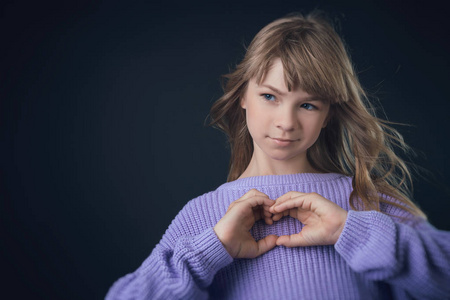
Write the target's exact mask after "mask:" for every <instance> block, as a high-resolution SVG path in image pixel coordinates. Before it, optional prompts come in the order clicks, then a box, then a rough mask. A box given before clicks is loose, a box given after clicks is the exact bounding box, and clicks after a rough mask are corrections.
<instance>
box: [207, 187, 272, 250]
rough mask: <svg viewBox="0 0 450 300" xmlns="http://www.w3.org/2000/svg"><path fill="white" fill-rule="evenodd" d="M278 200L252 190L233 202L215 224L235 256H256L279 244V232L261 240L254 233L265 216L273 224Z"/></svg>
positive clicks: (224, 243) (216, 230)
mask: <svg viewBox="0 0 450 300" xmlns="http://www.w3.org/2000/svg"><path fill="white" fill-rule="evenodd" d="M274 203H275V201H274V200H271V199H269V197H268V196H267V195H266V194H264V193H261V192H260V191H258V190H255V189H252V190H250V191H248V192H247V193H246V194H245V195H244V196H242V197H241V198H239V199H238V200H236V201H234V202H233V203H231V204H230V206H229V207H228V210H227V212H226V214H225V215H224V216H223V218H222V219H220V221H219V222H217V224H216V226H214V231H215V232H216V235H217V237H218V238H219V240H220V241H221V242H222V244H223V245H224V247H225V249H227V251H228V253H229V254H230V255H231V256H232V257H234V258H254V257H257V256H259V255H261V254H263V253H265V252H267V251H269V250H271V249H272V248H274V247H275V246H276V241H277V238H278V237H277V236H276V235H269V236H266V237H265V238H263V239H261V240H259V241H258V242H257V241H255V239H254V238H253V236H252V235H251V234H250V229H251V228H252V227H253V225H254V224H255V222H256V221H258V220H261V219H264V220H265V221H266V223H267V224H269V225H270V224H272V223H273V221H272V213H271V212H270V211H269V208H270V206H272V205H273V204H274Z"/></svg>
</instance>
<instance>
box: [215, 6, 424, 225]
mask: <svg viewBox="0 0 450 300" xmlns="http://www.w3.org/2000/svg"><path fill="white" fill-rule="evenodd" d="M275 58H280V59H281V62H282V64H283V68H284V77H285V78H284V79H285V82H286V84H287V87H288V89H289V90H291V89H294V88H296V87H301V88H302V89H303V90H304V91H306V92H307V93H309V94H313V95H316V96H319V97H321V98H322V99H325V100H326V101H328V102H329V103H330V114H329V120H328V124H327V126H326V127H325V128H324V129H323V130H322V132H321V134H320V136H319V138H318V140H317V141H316V143H315V144H314V145H313V146H312V147H311V148H309V149H308V152H307V157H308V160H309V162H310V164H311V165H312V166H313V167H314V168H315V169H316V170H318V171H319V172H325V173H328V172H335V173H340V174H344V175H347V176H351V177H352V178H353V191H352V193H351V195H350V204H351V207H352V208H353V209H356V208H357V207H358V208H359V209H363V210H378V211H379V210H380V203H389V204H391V205H394V206H397V207H401V208H403V209H405V210H406V211H409V212H411V213H413V214H414V215H419V216H422V217H425V215H424V214H423V212H422V211H421V210H420V209H419V208H418V207H417V206H416V205H415V204H414V203H413V202H412V201H411V189H412V180H411V173H410V171H409V170H408V167H407V166H406V164H405V162H404V161H403V160H402V159H401V158H400V157H398V156H397V155H396V154H395V152H394V148H395V147H397V148H400V149H401V150H405V151H406V150H408V146H407V145H406V144H405V142H404V141H403V138H402V136H401V135H400V134H399V133H398V132H397V131H396V130H395V129H394V128H392V127H390V126H389V125H390V124H392V123H390V122H388V121H385V120H382V119H379V118H377V117H376V116H375V110H374V109H373V107H372V105H371V104H370V102H369V101H368V98H367V95H366V93H365V92H364V90H363V88H362V87H361V84H360V83H359V80H358V78H357V75H356V73H355V70H354V68H353V65H352V63H351V61H350V58H349V55H348V53H347V51H346V48H345V46H344V43H343V41H342V40H341V38H340V37H339V35H338V34H337V33H336V31H335V30H334V28H333V27H332V26H331V24H330V22H328V21H327V20H326V19H325V18H324V16H323V14H321V13H320V12H317V11H316V12H313V13H311V14H309V15H307V16H303V15H301V14H295V15H288V16H286V17H283V18H281V19H278V20H275V21H274V22H272V23H270V24H268V25H267V26H265V27H264V28H263V29H262V30H261V31H260V32H259V33H258V34H257V35H256V36H255V38H254V39H253V41H252V42H251V43H250V46H249V47H248V49H247V52H246V54H245V57H244V59H243V60H242V62H241V63H240V64H238V65H237V67H236V69H235V70H234V71H233V72H231V73H230V74H228V75H225V76H224V77H225V79H226V80H227V81H226V85H225V86H224V94H223V96H222V97H221V98H219V99H218V100H217V101H216V102H215V103H214V105H213V106H212V108H211V112H210V117H211V123H210V124H211V125H213V126H215V127H218V128H219V129H221V130H223V131H224V132H225V133H226V135H227V136H228V140H229V143H230V146H231V159H230V170H229V175H228V181H232V180H235V179H237V178H238V177H239V176H240V175H241V174H242V173H243V172H244V170H245V169H246V168H247V166H248V164H249V162H250V159H251V157H252V154H253V141H252V138H251V136H250V133H249V131H248V129H247V126H246V119H245V113H244V110H243V109H242V108H241V106H240V99H241V97H242V96H243V95H244V93H245V91H246V88H247V84H248V82H249V80H250V79H252V78H255V79H256V81H257V82H258V83H259V82H261V80H262V79H263V78H264V75H265V73H266V72H267V71H268V70H269V69H270V67H271V65H272V63H273V61H274V59H275ZM386 196H387V197H386ZM390 199H391V200H390ZM393 199H396V200H393Z"/></svg>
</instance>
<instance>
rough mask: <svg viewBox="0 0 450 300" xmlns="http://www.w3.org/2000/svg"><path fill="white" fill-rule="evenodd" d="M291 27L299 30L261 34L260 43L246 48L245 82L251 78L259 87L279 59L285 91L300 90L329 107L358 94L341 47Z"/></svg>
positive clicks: (323, 36) (305, 29) (314, 33)
mask: <svg viewBox="0 0 450 300" xmlns="http://www.w3.org/2000/svg"><path fill="white" fill-rule="evenodd" d="M281 25H283V26H287V25H286V24H279V26H281ZM293 25H297V27H299V28H296V29H297V30H291V31H286V30H283V31H281V30H276V29H277V28H276V27H274V28H272V30H273V32H267V31H266V32H264V35H265V36H262V37H261V38H262V41H261V42H260V43H258V44H255V45H250V47H249V49H248V52H247V54H250V55H251V57H252V59H250V60H249V61H248V63H249V64H250V65H248V66H247V67H248V68H247V76H246V77H247V80H250V79H252V78H255V79H256V81H257V82H258V83H261V82H262V81H263V80H264V77H265V75H266V74H267V72H268V71H269V70H270V68H271V67H272V65H273V61H274V60H275V59H276V58H280V59H281V62H282V64H283V69H284V80H285V83H286V86H287V87H288V89H289V91H291V90H292V89H297V88H301V89H303V90H304V91H305V92H307V93H308V94H311V95H315V96H318V97H320V98H321V99H323V100H324V101H327V102H329V103H330V104H335V103H343V102H347V101H348V99H349V97H352V96H353V95H354V93H359V92H360V91H358V89H357V88H356V86H355V84H354V80H355V77H354V72H353V67H352V65H351V63H350V60H349V58H348V56H347V53H346V51H345V48H344V46H343V45H342V43H340V41H336V39H335V37H334V35H333V34H324V33H323V30H322V31H321V33H320V34H318V33H317V30H314V28H312V27H311V26H305V24H301V26H300V25H298V24H293ZM294 29H295V28H294ZM331 30H333V29H331ZM278 31H280V32H278ZM286 32H288V33H287V34H286ZM249 52H250V53H249Z"/></svg>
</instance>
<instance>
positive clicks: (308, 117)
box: [241, 59, 330, 162]
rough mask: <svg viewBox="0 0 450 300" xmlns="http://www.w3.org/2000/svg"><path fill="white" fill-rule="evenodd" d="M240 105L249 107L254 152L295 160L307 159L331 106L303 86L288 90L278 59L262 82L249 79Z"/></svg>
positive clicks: (264, 156)
mask: <svg viewBox="0 0 450 300" xmlns="http://www.w3.org/2000/svg"><path fill="white" fill-rule="evenodd" d="M241 106H242V108H244V109H245V111H246V118H247V127H248V130H249V132H250V134H251V136H252V138H253V143H254V151H255V152H254V155H259V157H263V158H264V159H270V160H283V161H293V162H294V161H295V160H305V159H306V150H307V149H308V148H310V147H311V146H312V145H313V144H314V143H315V142H316V140H317V138H318V137H319V134H320V131H321V129H322V128H324V127H325V126H326V120H327V116H328V111H329V108H330V107H329V104H328V103H326V102H324V101H322V100H321V99H319V98H316V97H314V95H310V94H308V93H306V92H305V91H303V90H302V89H300V88H297V89H295V90H291V91H289V90H288V88H287V86H286V84H285V82H284V72H283V65H282V63H281V60H279V59H278V60H276V61H274V64H273V67H272V68H271V69H270V70H269V71H268V72H267V73H266V76H265V78H264V80H263V81H262V82H261V83H260V84H257V83H256V81H255V80H250V81H249V84H248V87H247V90H246V92H245V94H244V97H243V98H242V99H241Z"/></svg>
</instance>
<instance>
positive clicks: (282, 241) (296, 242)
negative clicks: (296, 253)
mask: <svg viewBox="0 0 450 300" xmlns="http://www.w3.org/2000/svg"><path fill="white" fill-rule="evenodd" d="M277 246H285V247H305V246H311V244H310V243H309V242H308V241H307V240H306V239H305V238H304V237H303V234H302V233H301V232H299V233H296V234H291V235H282V236H280V237H278V239H277Z"/></svg>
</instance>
